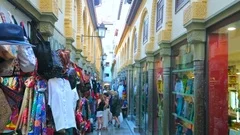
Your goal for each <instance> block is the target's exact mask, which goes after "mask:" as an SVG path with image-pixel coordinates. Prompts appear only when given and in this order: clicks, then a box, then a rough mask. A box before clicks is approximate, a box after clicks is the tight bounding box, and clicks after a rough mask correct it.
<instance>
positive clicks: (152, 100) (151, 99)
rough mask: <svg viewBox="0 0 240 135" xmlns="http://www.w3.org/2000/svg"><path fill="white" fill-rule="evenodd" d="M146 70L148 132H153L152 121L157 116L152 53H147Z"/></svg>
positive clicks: (150, 133) (150, 134) (151, 134)
mask: <svg viewBox="0 0 240 135" xmlns="http://www.w3.org/2000/svg"><path fill="white" fill-rule="evenodd" d="M147 70H148V134H149V135H153V134H154V121H155V119H156V118H157V113H156V112H157V109H156V108H157V97H156V95H157V91H156V90H154V87H153V85H154V55H153V53H147Z"/></svg>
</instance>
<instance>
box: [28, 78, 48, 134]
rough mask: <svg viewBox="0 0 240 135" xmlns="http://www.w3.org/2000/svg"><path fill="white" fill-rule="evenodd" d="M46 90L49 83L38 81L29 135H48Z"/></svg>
mask: <svg viewBox="0 0 240 135" xmlns="http://www.w3.org/2000/svg"><path fill="white" fill-rule="evenodd" d="M46 89H47V82H46V81H44V80H38V81H37V83H36V86H35V96H34V100H33V105H32V106H33V107H32V110H31V119H30V124H29V133H28V135H47V126H46V103H45V95H44V92H45V90H46Z"/></svg>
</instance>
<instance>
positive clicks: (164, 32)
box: [158, 30, 172, 43]
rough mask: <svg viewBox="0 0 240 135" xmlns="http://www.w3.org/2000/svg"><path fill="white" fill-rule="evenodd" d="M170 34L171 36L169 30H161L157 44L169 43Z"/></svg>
mask: <svg viewBox="0 0 240 135" xmlns="http://www.w3.org/2000/svg"><path fill="white" fill-rule="evenodd" d="M171 34H172V31H171V30H161V31H160V32H159V33H158V43H160V42H162V41H170V40H171Z"/></svg>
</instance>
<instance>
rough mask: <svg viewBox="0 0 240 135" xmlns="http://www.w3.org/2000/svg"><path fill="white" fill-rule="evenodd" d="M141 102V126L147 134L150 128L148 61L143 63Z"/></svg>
mask: <svg viewBox="0 0 240 135" xmlns="http://www.w3.org/2000/svg"><path fill="white" fill-rule="evenodd" d="M141 67H142V69H141V80H142V81H141V94H140V95H141V96H140V98H141V99H140V100H141V104H140V110H141V111H140V120H141V128H142V130H143V132H144V133H146V134H147V130H148V71H147V64H146V62H143V63H141Z"/></svg>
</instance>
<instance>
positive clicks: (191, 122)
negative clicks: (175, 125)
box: [172, 113, 194, 125]
mask: <svg viewBox="0 0 240 135" xmlns="http://www.w3.org/2000/svg"><path fill="white" fill-rule="evenodd" d="M172 115H173V116H175V117H177V118H179V119H181V120H182V121H184V122H187V123H189V124H192V125H194V122H193V121H190V120H188V119H186V118H184V117H182V116H179V115H177V114H176V113H172Z"/></svg>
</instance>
